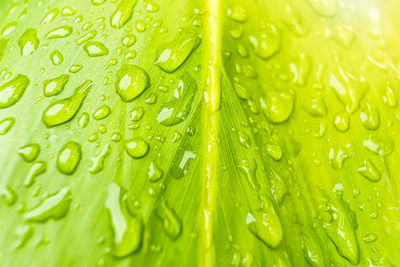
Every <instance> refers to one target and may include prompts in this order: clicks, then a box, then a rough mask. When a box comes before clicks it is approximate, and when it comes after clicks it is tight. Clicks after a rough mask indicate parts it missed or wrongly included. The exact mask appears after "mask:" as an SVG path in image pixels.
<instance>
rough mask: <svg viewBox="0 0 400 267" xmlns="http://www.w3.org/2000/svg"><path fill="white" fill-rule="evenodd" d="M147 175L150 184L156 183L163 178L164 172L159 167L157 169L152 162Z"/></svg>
mask: <svg viewBox="0 0 400 267" xmlns="http://www.w3.org/2000/svg"><path fill="white" fill-rule="evenodd" d="M147 174H148V177H149V181H150V182H157V181H158V180H160V179H161V178H162V177H163V175H164V172H163V170H161V169H160V168H159V167H157V165H156V164H155V163H154V161H152V162H151V163H150V165H149V170H148V172H147Z"/></svg>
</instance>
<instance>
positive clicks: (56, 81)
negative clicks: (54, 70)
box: [43, 74, 69, 97]
mask: <svg viewBox="0 0 400 267" xmlns="http://www.w3.org/2000/svg"><path fill="white" fill-rule="evenodd" d="M68 80H69V75H66V74H63V75H61V76H58V77H55V78H53V79H50V80H45V81H44V82H43V94H44V96H46V97H51V96H55V95H58V94H60V93H61V92H62V91H63V90H64V86H65V84H66V83H67V82H68Z"/></svg>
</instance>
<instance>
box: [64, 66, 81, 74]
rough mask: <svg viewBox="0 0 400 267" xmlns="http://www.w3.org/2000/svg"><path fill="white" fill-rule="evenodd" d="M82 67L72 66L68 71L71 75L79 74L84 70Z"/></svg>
mask: <svg viewBox="0 0 400 267" xmlns="http://www.w3.org/2000/svg"><path fill="white" fill-rule="evenodd" d="M82 67H83V66H82V65H72V66H71V67H70V68H69V69H68V71H69V72H71V73H77V72H78V71H80V70H81V69H82Z"/></svg>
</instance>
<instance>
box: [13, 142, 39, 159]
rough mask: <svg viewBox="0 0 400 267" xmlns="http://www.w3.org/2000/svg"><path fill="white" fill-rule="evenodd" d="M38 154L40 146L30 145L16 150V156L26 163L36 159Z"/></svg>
mask: <svg viewBox="0 0 400 267" xmlns="http://www.w3.org/2000/svg"><path fill="white" fill-rule="evenodd" d="M39 153H40V145H39V144H38V143H31V144H27V145H24V146H22V147H20V148H18V154H19V155H20V156H21V157H22V158H23V159H24V160H25V161H26V162H32V161H34V160H36V159H37V157H38V156H39Z"/></svg>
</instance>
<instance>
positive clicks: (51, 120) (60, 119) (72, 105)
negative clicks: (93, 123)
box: [42, 80, 93, 127]
mask: <svg viewBox="0 0 400 267" xmlns="http://www.w3.org/2000/svg"><path fill="white" fill-rule="evenodd" d="M92 87H93V81H91V80H87V81H85V82H84V83H82V84H81V85H80V86H78V87H77V88H76V89H75V91H74V93H73V95H72V96H70V97H68V98H64V99H61V100H57V101H55V102H54V103H52V104H50V105H49V106H48V107H47V108H46V109H45V110H44V112H43V115H42V120H43V122H44V124H45V125H46V126H47V127H54V126H57V125H60V124H63V123H65V122H67V121H69V120H71V119H72V118H73V117H74V116H75V115H76V113H77V112H78V110H79V108H80V107H81V105H82V102H83V100H84V99H85V98H86V96H87V95H88V93H89V91H90V89H91V88H92Z"/></svg>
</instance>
